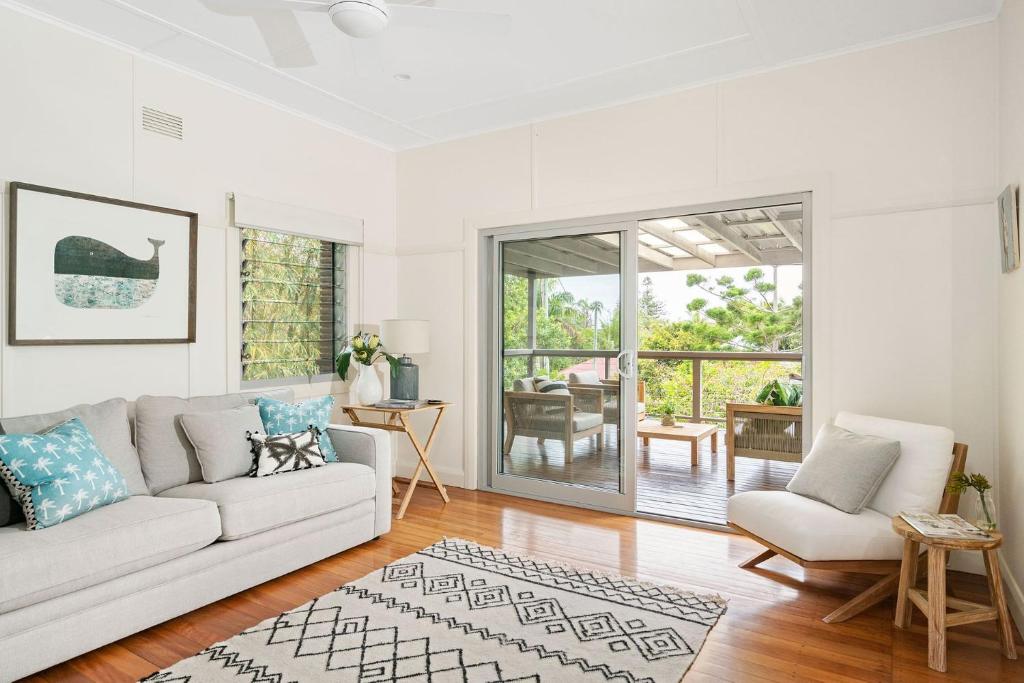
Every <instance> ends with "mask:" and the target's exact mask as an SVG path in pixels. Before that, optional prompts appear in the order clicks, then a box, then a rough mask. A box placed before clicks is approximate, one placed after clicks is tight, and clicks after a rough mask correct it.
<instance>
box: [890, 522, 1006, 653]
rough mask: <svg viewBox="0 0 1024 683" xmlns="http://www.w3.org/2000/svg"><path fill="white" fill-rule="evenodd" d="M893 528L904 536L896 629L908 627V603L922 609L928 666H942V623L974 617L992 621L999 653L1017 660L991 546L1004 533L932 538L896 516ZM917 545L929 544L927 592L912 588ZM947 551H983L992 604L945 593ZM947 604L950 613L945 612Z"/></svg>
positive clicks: (999, 541) (954, 623) (970, 620)
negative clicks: (968, 537) (979, 602)
mask: <svg viewBox="0 0 1024 683" xmlns="http://www.w3.org/2000/svg"><path fill="white" fill-rule="evenodd" d="M892 528H893V531H895V532H896V533H897V534H899V535H900V536H902V537H903V538H904V541H903V564H902V566H901V568H900V587H899V592H898V593H897V597H896V627H897V628H907V627H909V626H910V617H911V605H916V606H917V607H918V609H920V610H921V611H922V612H924V614H925V615H926V616H927V617H928V667H929V668H931V669H934V670H936V671H945V670H946V628H947V627H949V626H961V625H963V624H973V623H975V622H978V621H992V620H994V621H996V624H997V627H998V631H999V642H1000V644H1001V645H1002V647H1003V654H1004V655H1006V658H1007V659H1017V650H1016V648H1015V647H1014V645H1013V631H1012V628H1011V626H1010V615H1009V614H1008V613H1007V611H1006V597H1005V596H1004V595H1003V582H1002V578H1001V577H1000V575H999V559H998V558H997V557H996V549H997V548H998V547H999V546H1000V545H1001V544H1002V542H1003V535H1002V534H1000V533H999V532H998V531H993V532H991V538H987V539H979V540H964V539H954V538H931V537H928V536H925V535H924V534H922V533H920V532H918V531H917V530H916V529H915V528H914V527H912V526H910V524H908V523H907V522H906V520H904V519H903V518H902V517H899V516H897V517H893V518H892ZM921 544H924V545H925V546H927V548H928V590H927V591H921V590H918V589H917V588H915V584H916V583H917V560H918V556H919V555H920V553H921ZM950 550H979V551H981V552H982V554H983V555H984V557H985V570H986V572H987V573H988V590H989V595H990V596H991V599H992V604H991V605H980V604H978V603H976V602H969V601H967V600H959V599H957V598H952V597H947V596H946V558H947V557H948V556H949V551H950ZM947 607H949V608H951V609H953V610H954V612H952V613H950V614H947V613H946V608H947Z"/></svg>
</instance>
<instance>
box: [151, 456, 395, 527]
mask: <svg viewBox="0 0 1024 683" xmlns="http://www.w3.org/2000/svg"><path fill="white" fill-rule="evenodd" d="M374 477H375V474H374V471H373V470H372V469H371V468H369V467H367V466H366V465H358V464H356V463H335V462H332V463H328V464H327V465H325V466H323V467H316V468H313V469H307V470H300V471H298V472H286V473H283V474H279V475H276V476H273V477H259V478H252V477H239V478H237V479H228V480H226V481H219V482H217V483H216V484H206V483H204V482H198V483H194V484H185V485H184V486H176V487H174V488H171V489H168V490H166V491H164V492H163V493H161V494H160V496H161V497H163V498H201V499H204V500H209V501H213V502H215V503H217V505H218V506H219V508H220V518H221V526H222V529H223V531H222V533H221V539H223V540H225V541H230V540H234V539H238V538H245V537H246V536H251V535H253V534H257V533H259V532H261V531H267V530H269V529H274V528H276V527H279V526H283V525H285V524H291V523H292V522H298V521H300V520H303V519H308V518H310V517H316V516H317V515H322V514H324V513H327V512H331V511H333V510H341V509H343V508H347V507H349V506H350V505H354V504H356V503H359V502H361V501H364V500H370V499H372V498H373V497H374V490H375V485H376V480H375V478H374Z"/></svg>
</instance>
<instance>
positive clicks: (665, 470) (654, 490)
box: [505, 425, 798, 524]
mask: <svg viewBox="0 0 1024 683" xmlns="http://www.w3.org/2000/svg"><path fill="white" fill-rule="evenodd" d="M604 444H605V446H604V447H603V448H602V449H601V450H598V449H597V443H596V439H594V438H593V437H588V438H586V439H580V440H579V441H577V442H576V443H575V445H574V449H573V461H572V462H571V463H566V462H565V456H564V453H563V450H564V447H563V445H562V443H561V442H560V441H551V440H547V441H545V442H544V444H543V445H542V444H539V443H538V442H537V439H535V438H529V437H524V436H521V437H517V438H516V440H515V443H514V444H513V447H512V450H511V452H510V453H509V454H508V455H507V456H505V472H506V473H508V474H514V475H517V476H522V477H530V478H534V479H548V480H551V481H561V482H569V483H576V484H579V485H582V486H592V487H597V488H603V489H611V490H615V489H618V487H619V449H618V441H617V436H616V428H615V427H614V426H613V425H606V426H605V434H604ZM718 444H719V445H718V453H717V454H713V453H712V452H711V443H710V440H705V441H704V442H702V443H701V446H700V457H699V464H698V466H697V467H691V466H690V444H688V443H685V442H680V441H667V440H659V439H652V440H651V443H650V446H643V445H642V444H641V443H640V441H639V440H638V441H637V471H636V489H637V490H636V504H637V509H638V510H639V511H640V512H645V513H649V514H653V515H663V516H666V517H674V518H677V519H684V520H690V521H694V522H704V523H706V524H725V506H726V501H727V500H728V499H729V496H731V495H733V494H734V493H740V492H741V491H779V490H782V489H784V488H786V484H788V483H789V480H790V479H792V478H793V475H794V474H795V473H796V469H797V467H798V465H797V464H796V463H787V462H770V461H767V460H758V459H754V458H737V459H736V480H735V481H731V482H730V481H728V480H726V477H725V432H724V431H720V432H719V434H718Z"/></svg>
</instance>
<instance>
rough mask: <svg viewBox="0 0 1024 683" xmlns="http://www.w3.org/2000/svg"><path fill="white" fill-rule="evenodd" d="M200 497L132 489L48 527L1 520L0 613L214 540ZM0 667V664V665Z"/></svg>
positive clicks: (216, 526) (214, 520)
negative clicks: (3, 523)
mask: <svg viewBox="0 0 1024 683" xmlns="http://www.w3.org/2000/svg"><path fill="white" fill-rule="evenodd" d="M219 535H220V520H219V518H218V517H217V507H216V506H215V505H211V504H210V503H209V502H207V501H205V500H163V499H160V498H153V497H151V496H132V497H130V498H127V499H125V500H122V501H120V502H117V503H114V504H113V505H106V506H104V507H102V508H99V509H97V510H93V511H91V512H88V513H86V514H84V515H81V516H79V517H75V518H74V519H71V520H68V521H67V522H64V523H62V524H57V525H56V526H52V527H49V528H47V529H37V530H35V531H28V530H26V529H25V524H24V523H22V524H18V525H14V526H7V527H3V528H0V613H3V612H9V611H11V610H15V609H19V608H21V607H26V606H28V605H33V604H35V603H37V602H42V601H43V600H49V599H51V598H55V597H58V596H61V595H66V594H68V593H71V592H74V591H78V590H81V589H83V588H88V587H89V586H95V585H96V584H99V583H103V582H104V581H109V580H111V579H114V578H117V577H119V576H123V575H125V574H130V573H131V572H134V571H138V570H140V569H144V568H146V567H152V566H154V565H157V564H161V563H163V562H167V561H168V560H171V559H174V558H176V557H181V556H182V555H187V554H188V553H190V552H193V551H195V550H198V549H199V548H202V547H204V546H207V545H209V544H211V543H213V542H214V541H215V540H216V539H217V536H219ZM0 668H2V667H0Z"/></svg>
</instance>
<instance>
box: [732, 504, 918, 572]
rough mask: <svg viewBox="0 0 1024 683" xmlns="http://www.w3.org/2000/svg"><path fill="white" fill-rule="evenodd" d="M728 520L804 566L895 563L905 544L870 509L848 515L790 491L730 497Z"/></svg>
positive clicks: (887, 521) (885, 520) (885, 519)
mask: <svg viewBox="0 0 1024 683" xmlns="http://www.w3.org/2000/svg"><path fill="white" fill-rule="evenodd" d="M727 514H728V519H729V523H730V524H736V525H738V526H740V527H742V528H743V529H745V530H746V531H749V532H750V533H752V534H754V535H755V536H759V537H760V538H763V539H764V540H766V541H768V542H769V543H772V544H773V545H777V546H778V547H780V548H782V549H784V550H787V551H789V552H791V553H793V554H794V555H796V556H797V557H800V558H802V559H804V560H808V561H820V560H898V559H900V558H901V557H902V553H903V539H902V538H901V537H900V536H897V535H896V534H894V533H893V531H892V519H891V518H890V517H888V516H887V515H883V514H881V513H879V512H876V511H875V510H872V509H870V508H865V509H864V510H863V511H862V512H861V513H860V514H856V515H851V514H848V513H846V512H842V511H841V510H837V509H836V508H834V507H832V506H831V505H826V504H825V503H819V502H818V501H816V500H812V499H810V498H804V497H803V496H798V495H797V494H795V493H790V492H789V491H747V492H745V493H737V494H736V495H734V496H732V497H731V498H729V503H728V513H727Z"/></svg>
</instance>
